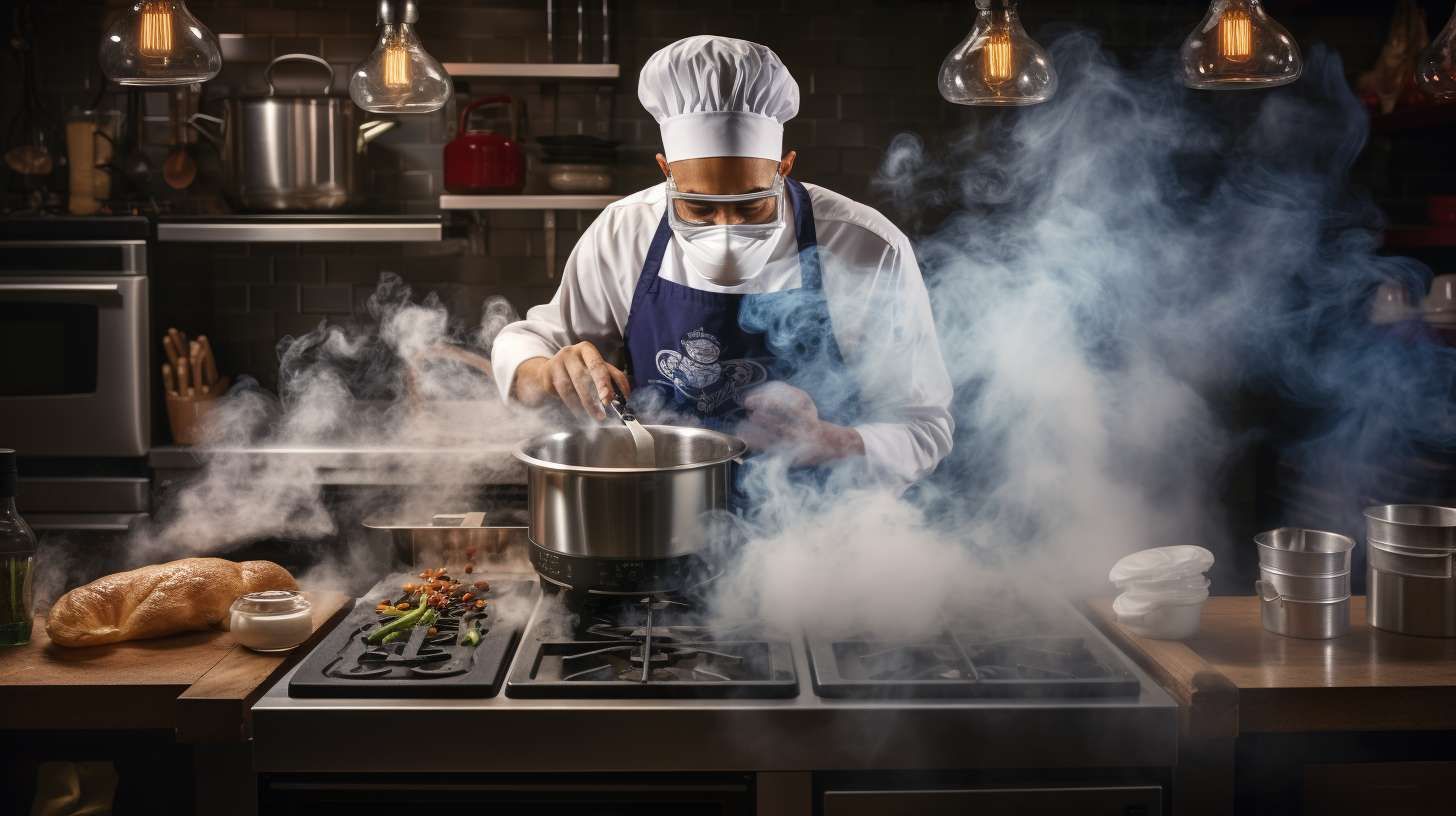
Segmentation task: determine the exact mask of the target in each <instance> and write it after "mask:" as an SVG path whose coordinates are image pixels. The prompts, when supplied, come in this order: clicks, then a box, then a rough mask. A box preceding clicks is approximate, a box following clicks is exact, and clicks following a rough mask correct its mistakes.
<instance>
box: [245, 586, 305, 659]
mask: <svg viewBox="0 0 1456 816" xmlns="http://www.w3.org/2000/svg"><path fill="white" fill-rule="evenodd" d="M228 628H229V629H230V630H231V631H232V634H233V639H234V640H236V641H237V642H238V643H241V644H242V645H244V646H246V647H248V648H249V649H252V650H253V651H255V652H265V653H274V652H286V651H288V650H289V649H292V648H294V647H295V646H297V645H298V644H300V643H302V642H304V641H305V640H308V636H309V635H311V634H313V605H312V604H310V603H309V602H308V599H307V598H305V597H303V594H302V593H299V592H295V591H294V590H291V589H271V590H268V591H266V592H249V593H248V594H247V595H244V596H242V597H241V598H238V599H237V600H236V601H233V605H232V608H231V614H230V616H229V618H228Z"/></svg>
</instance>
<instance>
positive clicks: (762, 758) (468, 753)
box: [253, 644, 1177, 772]
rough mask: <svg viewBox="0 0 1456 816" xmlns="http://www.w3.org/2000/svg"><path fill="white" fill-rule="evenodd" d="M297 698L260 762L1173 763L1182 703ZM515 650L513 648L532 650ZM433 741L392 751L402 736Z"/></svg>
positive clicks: (695, 765)
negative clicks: (416, 748)
mask: <svg viewBox="0 0 1456 816" xmlns="http://www.w3.org/2000/svg"><path fill="white" fill-rule="evenodd" d="M794 651H795V664H796V668H797V670H798V673H799V682H800V692H799V695H798V696H797V697H795V698H793V699H786V700H746V699H745V700H522V699H513V698H510V697H506V696H505V692H504V690H502V692H501V694H499V695H497V696H496V697H492V698H488V699H466V700H438V699H437V700H379V699H357V700H347V699H339V700H296V699H292V698H290V697H289V696H288V681H289V679H290V678H291V677H292V676H293V672H289V673H288V674H287V675H285V676H284V677H283V678H282V679H281V680H280V681H279V682H278V683H277V684H275V685H274V686H273V687H272V688H270V689H269V690H268V691H267V692H266V693H265V694H264V695H263V697H262V698H261V699H260V700H259V701H258V703H257V704H256V705H255V706H254V707H253V735H254V752H253V756H254V764H255V767H256V769H257V770H258V771H260V772H331V771H334V772H367V771H414V772H430V771H491V772H497V771H498V772H533V771H535V772H540V771H560V772H566V771H583V772H585V771H641V772H654V771H660V772H681V771H706V770H716V771H810V770H817V771H827V770H869V769H879V770H913V769H957V768H1060V767H1068V768H1070V767H1100V768H1119V767H1120V768H1133V767H1158V766H1163V767H1167V766H1171V765H1172V764H1173V763H1174V756H1175V755H1176V745H1177V720H1176V714H1177V708H1176V706H1175V704H1174V703H1173V701H1172V699H1170V698H1169V697H1168V695H1167V694H1166V693H1164V692H1163V691H1162V689H1160V688H1159V687H1158V686H1157V684H1156V683H1155V682H1154V681H1153V680H1152V679H1151V678H1149V677H1148V676H1147V675H1146V674H1144V673H1142V672H1141V671H1138V672H1137V675H1138V681H1139V682H1140V684H1141V686H1142V693H1141V695H1140V696H1139V698H1138V699H1136V700H1106V701H1099V700H1090V699H1079V700H1073V701H1067V700H1022V701H971V700H965V701H952V700H908V701H847V700H828V699H824V698H821V697H818V696H817V695H815V694H814V692H813V687H812V680H811V675H810V673H809V665H808V660H807V657H806V656H805V653H804V649H803V648H801V646H800V645H799V644H795V649H794ZM520 654H521V653H520V652H519V651H518V652H517V655H516V659H521V658H520ZM410 733H423V734H428V735H430V736H429V740H428V742H429V749H428V750H426V751H403V752H401V751H398V750H394V748H396V747H397V746H398V744H399V735H404V734H410Z"/></svg>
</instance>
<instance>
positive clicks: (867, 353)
mask: <svg viewBox="0 0 1456 816" xmlns="http://www.w3.org/2000/svg"><path fill="white" fill-rule="evenodd" d="M804 186H805V188H806V189H807V190H808V191H809V194H810V196H812V201H813V205H814V223H815V228H816V231H817V234H818V242H819V252H820V256H821V258H822V259H823V264H822V266H823V278H824V295H825V300H826V302H827V305H828V309H829V316H830V320H831V322H832V324H833V327H834V337H835V339H836V340H837V341H838V343H839V347H840V350H841V352H842V354H843V357H844V359H845V361H846V364H847V365H849V366H850V368H851V370H852V371H853V372H854V374H855V379H856V380H857V382H858V384H859V386H860V398H861V400H862V405H861V406H860V408H861V410H860V412H859V415H860V417H861V419H862V422H861V423H860V424H857V425H855V429H856V430H857V431H859V434H860V436H861V437H862V438H863V439H864V447H865V459H866V464H867V465H868V466H869V468H870V469H871V471H872V472H873V473H874V474H875V475H876V477H877V478H879V479H882V480H883V481H886V482H889V483H897V482H898V483H899V484H900V486H902V487H903V486H905V485H908V484H909V483H911V482H913V481H915V480H917V479H919V478H920V477H922V476H924V475H926V474H928V473H929V472H930V471H931V470H933V469H934V468H935V465H936V463H938V462H939V461H940V460H941V459H942V458H943V457H944V456H945V455H946V454H947V453H948V452H949V451H950V447H951V433H952V431H953V429H954V420H953V419H952V418H951V413H950V402H951V383H950V376H949V375H948V374H947V373H946V369H945V361H944V360H943V359H942V358H941V354H940V345H939V341H938V340H937V338H936V333H935V323H934V320H933V318H932V315H931V311H930V299H929V297H928V295H927V293H926V290H925V282H924V281H923V280H922V279H921V277H920V267H919V265H918V264H917V263H916V261H915V255H914V252H913V251H912V249H911V247H910V241H909V239H907V238H906V237H905V235H904V234H903V233H901V232H900V230H898V229H897V228H896V227H895V225H894V224H891V223H890V221H889V219H887V218H885V217H884V216H883V215H881V214H880V213H878V212H876V211H875V210H874V209H872V208H870V207H867V206H865V205H863V204H860V203H858V202H856V201H853V200H852V199H849V198H846V197H844V196H842V195H839V194H838V193H835V192H832V191H830V190H826V189H824V188H822V187H816V186H814V185H812V184H806V185H804ZM666 191H667V185H666V183H663V184H659V185H657V186H655V187H651V188H648V189H646V190H643V191H641V192H638V193H636V194H634V195H631V196H628V197H627V198H624V199H621V200H619V201H616V202H614V203H612V204H611V205H610V206H608V207H607V208H606V209H605V210H604V211H603V212H602V214H601V215H600V216H599V217H598V218H597V219H596V221H594V222H592V225H591V226H590V227H588V228H587V230H586V232H585V233H584V234H583V235H582V237H581V240H580V241H579V242H577V245H576V248H575V249H573V250H572V252H571V257H570V258H568V259H567V261H566V269H565V271H564V272H563V274H562V278H561V287H560V288H559V289H557V291H556V296H555V297H553V298H552V299H551V302H550V303H544V304H541V305H539V306H535V307H533V308H532V309H531V310H530V311H529V312H527V314H526V319H525V320H521V321H519V322H516V323H512V324H510V325H509V326H507V327H506V328H505V329H504V330H502V331H501V333H500V335H499V336H497V337H496V339H495V343H494V345H493V346H492V348H491V363H492V365H493V366H494V369H495V375H496V382H497V384H498V385H499V387H500V390H501V396H502V398H504V399H509V398H510V393H511V388H512V386H513V385H514V383H515V379H516V370H517V369H518V368H519V367H520V365H521V363H523V362H525V361H526V360H529V359H531V358H533V357H550V356H552V355H553V354H555V353H556V352H557V351H560V350H561V349H562V348H563V347H565V346H568V345H571V344H573V343H578V342H581V341H583V340H587V341H590V342H591V343H592V344H593V345H594V346H596V347H597V349H598V350H599V351H601V353H602V355H603V356H604V357H606V358H607V359H608V360H613V359H618V358H620V353H621V351H622V346H623V340H622V338H623V334H624V332H625V330H626V326H627V314H628V312H629V311H630V308H631V305H632V293H633V291H634V289H635V288H636V286H637V279H638V277H639V275H640V273H641V271H642V266H643V263H644V261H645V260H646V256H647V249H648V246H649V245H650V244H651V243H652V236H653V234H654V233H655V232H656V231H657V227H658V224H659V222H661V220H662V214H663V212H664V211H665V207H666V198H667V193H666ZM787 220H788V225H787V227H786V228H785V229H784V230H783V234H782V235H781V236H780V240H779V243H778V246H777V247H776V248H775V250H774V253H773V256H772V258H771V260H770V261H769V263H768V265H767V267H766V268H765V269H764V271H763V272H760V273H759V274H758V275H755V276H754V277H753V278H750V279H749V280H747V281H745V282H743V283H740V284H737V285H734V286H719V285H717V284H714V283H711V282H709V281H708V280H706V279H705V278H703V277H701V276H700V275H697V274H695V273H693V272H691V271H689V270H687V269H686V268H685V267H684V265H683V255H682V250H681V248H680V247H678V245H677V242H676V241H675V240H674V241H671V242H669V243H668V247H667V252H666V254H665V256H664V257H663V259H662V268H661V271H660V272H659V274H660V275H661V276H662V277H663V278H665V279H667V280H669V281H672V282H673V283H678V284H682V285H684V286H688V287H691V288H693V289H700V290H704V291H709V292H726V293H734V294H754V293H764V292H777V291H780V290H785V289H793V288H796V287H798V286H799V260H798V252H797V245H796V243H797V242H796V239H795V235H794V227H793V219H792V218H789V219H787Z"/></svg>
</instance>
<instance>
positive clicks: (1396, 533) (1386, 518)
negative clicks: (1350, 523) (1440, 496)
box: [1365, 504, 1456, 550]
mask: <svg viewBox="0 0 1456 816" xmlns="http://www.w3.org/2000/svg"><path fill="white" fill-rule="evenodd" d="M1365 537H1366V539H1367V540H1369V541H1372V542H1373V541H1378V542H1380V543H1382V544H1394V545H1396V546H1397V547H1415V548H1419V549H1430V550H1456V508H1453V507H1438V506H1436V505H1431V504H1380V505H1376V506H1374V507H1367V508H1365Z"/></svg>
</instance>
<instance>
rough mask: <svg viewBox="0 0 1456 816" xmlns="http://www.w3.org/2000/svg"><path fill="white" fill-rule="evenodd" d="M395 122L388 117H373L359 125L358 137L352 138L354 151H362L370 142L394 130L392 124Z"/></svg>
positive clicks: (395, 123)
mask: <svg viewBox="0 0 1456 816" xmlns="http://www.w3.org/2000/svg"><path fill="white" fill-rule="evenodd" d="M397 124H399V123H398V122H394V121H391V120H389V119H373V120H371V121H368V122H365V123H364V124H362V125H360V126H359V137H358V138H357V139H355V140H354V150H355V152H358V153H363V152H364V148H365V147H368V146H369V143H370V142H372V141H374V140H375V139H377V138H379V137H380V136H382V135H384V134H385V133H388V132H389V131H391V130H394V126H395V125H397Z"/></svg>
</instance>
